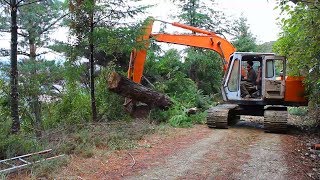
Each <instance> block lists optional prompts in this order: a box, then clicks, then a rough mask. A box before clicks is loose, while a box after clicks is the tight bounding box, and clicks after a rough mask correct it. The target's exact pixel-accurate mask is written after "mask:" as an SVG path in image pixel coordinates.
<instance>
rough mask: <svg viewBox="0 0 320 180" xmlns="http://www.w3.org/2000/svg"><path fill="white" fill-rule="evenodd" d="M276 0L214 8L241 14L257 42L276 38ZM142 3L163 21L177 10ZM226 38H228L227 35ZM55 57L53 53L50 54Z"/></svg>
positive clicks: (62, 34) (160, 1)
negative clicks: (150, 6) (148, 6)
mask: <svg viewBox="0 0 320 180" xmlns="http://www.w3.org/2000/svg"><path fill="white" fill-rule="evenodd" d="M275 1H276V0H216V1H215V2H216V4H217V7H213V9H215V10H221V11H223V12H224V13H225V14H226V15H227V16H232V17H233V18H239V17H240V16H241V14H243V15H244V16H245V17H246V18H247V19H248V24H249V26H250V31H251V32H252V33H253V34H254V35H255V36H256V37H257V41H258V43H259V44H260V43H263V42H268V41H275V40H277V37H278V34H279V32H280V28H279V26H278V25H277V20H276V18H277V17H278V16H279V11H276V10H274V7H275V6H276V3H275ZM142 2H143V3H149V4H155V6H154V7H153V8H151V9H150V10H149V12H147V13H146V14H145V15H144V17H139V18H137V19H140V20H142V19H144V18H146V17H147V16H153V17H155V18H156V19H161V20H165V21H173V19H170V15H172V14H175V13H176V12H177V7H175V6H174V5H172V2H171V1H170V0H143V1H142ZM155 26H158V28H157V27H154V29H155V30H157V29H159V24H155ZM66 32H67V29H61V30H57V31H56V33H55V35H54V36H55V37H57V39H59V40H64V41H68V39H67V37H68V35H67V33H66ZM227 39H228V40H230V38H228V37H227ZM3 47H4V48H10V36H9V34H7V35H6V36H0V48H3ZM51 56H52V57H53V59H56V57H55V56H54V55H51Z"/></svg>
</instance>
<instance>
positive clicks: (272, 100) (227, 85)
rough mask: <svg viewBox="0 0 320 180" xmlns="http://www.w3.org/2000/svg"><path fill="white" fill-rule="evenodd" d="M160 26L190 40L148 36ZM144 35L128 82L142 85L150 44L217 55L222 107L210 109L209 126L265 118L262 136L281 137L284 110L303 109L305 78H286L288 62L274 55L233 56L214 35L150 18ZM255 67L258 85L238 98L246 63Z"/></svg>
mask: <svg viewBox="0 0 320 180" xmlns="http://www.w3.org/2000/svg"><path fill="white" fill-rule="evenodd" d="M155 21H160V22H162V23H168V24H171V25H172V26H175V27H179V28H182V29H184V30H188V31H190V32H192V33H190V34H176V33H175V34H166V33H152V27H153V23H154V22H155ZM146 22H147V23H146V25H145V26H144V28H143V32H144V34H143V35H142V36H140V37H139V38H138V39H137V41H139V42H143V44H144V46H145V48H141V49H134V50H132V53H131V56H130V62H129V68H128V75H127V76H128V78H129V79H131V80H132V81H134V82H135V83H141V78H142V76H143V69H144V63H145V60H146V56H147V49H148V46H149V42H150V39H153V40H155V41H158V42H165V43H172V44H179V45H185V46H191V47H197V48H205V49H209V50H213V51H215V52H217V53H218V54H219V55H220V56H221V59H222V61H223V62H222V66H223V71H224V76H223V81H222V85H221V93H222V97H223V100H224V103H222V104H219V105H217V106H215V107H212V108H210V109H208V111H207V112H208V114H207V122H206V124H207V126H208V127H209V128H223V129H226V128H228V126H230V125H232V124H234V123H236V122H238V121H239V120H240V116H241V115H249V116H263V117H264V122H263V124H264V130H265V131H266V132H274V133H284V132H286V130H287V118H288V111H287V107H288V106H306V105H307V104H308V100H307V98H306V97H305V87H304V84H303V80H304V78H303V77H300V76H299V77H296V76H287V75H286V58H285V57H283V56H278V55H276V54H274V53H256V52H236V48H235V47H234V46H233V45H232V43H230V42H229V41H228V40H226V39H225V38H224V37H221V36H220V35H218V34H216V33H215V32H211V31H207V30H204V29H200V28H197V27H193V26H189V25H185V24H181V23H177V22H173V23H170V22H165V21H161V20H155V19H154V18H148V19H147V20H146ZM249 61H252V62H253V69H254V70H255V72H257V71H258V70H259V73H260V82H259V85H257V86H256V87H257V88H253V89H251V90H250V93H251V94H252V96H250V98H247V97H246V98H244V97H242V96H241V87H240V86H241V83H242V81H243V80H244V78H243V77H245V76H246V71H245V66H246V64H247V62H249Z"/></svg>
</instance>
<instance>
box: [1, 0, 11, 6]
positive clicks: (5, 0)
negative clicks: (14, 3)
mask: <svg viewBox="0 0 320 180" xmlns="http://www.w3.org/2000/svg"><path fill="white" fill-rule="evenodd" d="M3 1H4V2H5V3H7V4H8V5H9V6H11V3H10V2H8V1H7V0H3Z"/></svg>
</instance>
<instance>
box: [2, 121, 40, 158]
mask: <svg viewBox="0 0 320 180" xmlns="http://www.w3.org/2000/svg"><path fill="white" fill-rule="evenodd" d="M0 123H1V126H0V140H1V141H0V158H1V159H3V158H9V157H13V156H17V155H23V154H26V153H31V152H35V151H37V150H39V149H40V147H41V146H40V144H39V143H38V142H37V141H36V140H35V139H34V138H31V137H30V136H27V135H26V134H21V133H20V134H14V135H12V134H10V126H11V122H10V120H9V118H2V119H1V121H0Z"/></svg>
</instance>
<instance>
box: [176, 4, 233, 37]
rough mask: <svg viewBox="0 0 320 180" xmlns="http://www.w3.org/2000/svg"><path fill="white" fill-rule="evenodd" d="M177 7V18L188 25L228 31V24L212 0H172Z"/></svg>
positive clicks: (215, 30)
mask: <svg viewBox="0 0 320 180" xmlns="http://www.w3.org/2000/svg"><path fill="white" fill-rule="evenodd" d="M172 1H174V2H175V3H176V4H177V5H178V8H179V11H178V12H177V13H178V15H177V17H178V19H179V20H181V21H182V22H183V23H186V24H188V25H190V26H195V27H199V28H204V29H206V30H210V31H213V32H217V33H219V34H221V33H225V32H226V33H228V32H229V28H230V26H229V24H230V23H228V20H227V19H226V16H225V15H224V13H223V12H222V11H219V10H216V9H214V8H213V7H215V5H216V3H215V1H214V0H209V1H204V0H172Z"/></svg>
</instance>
